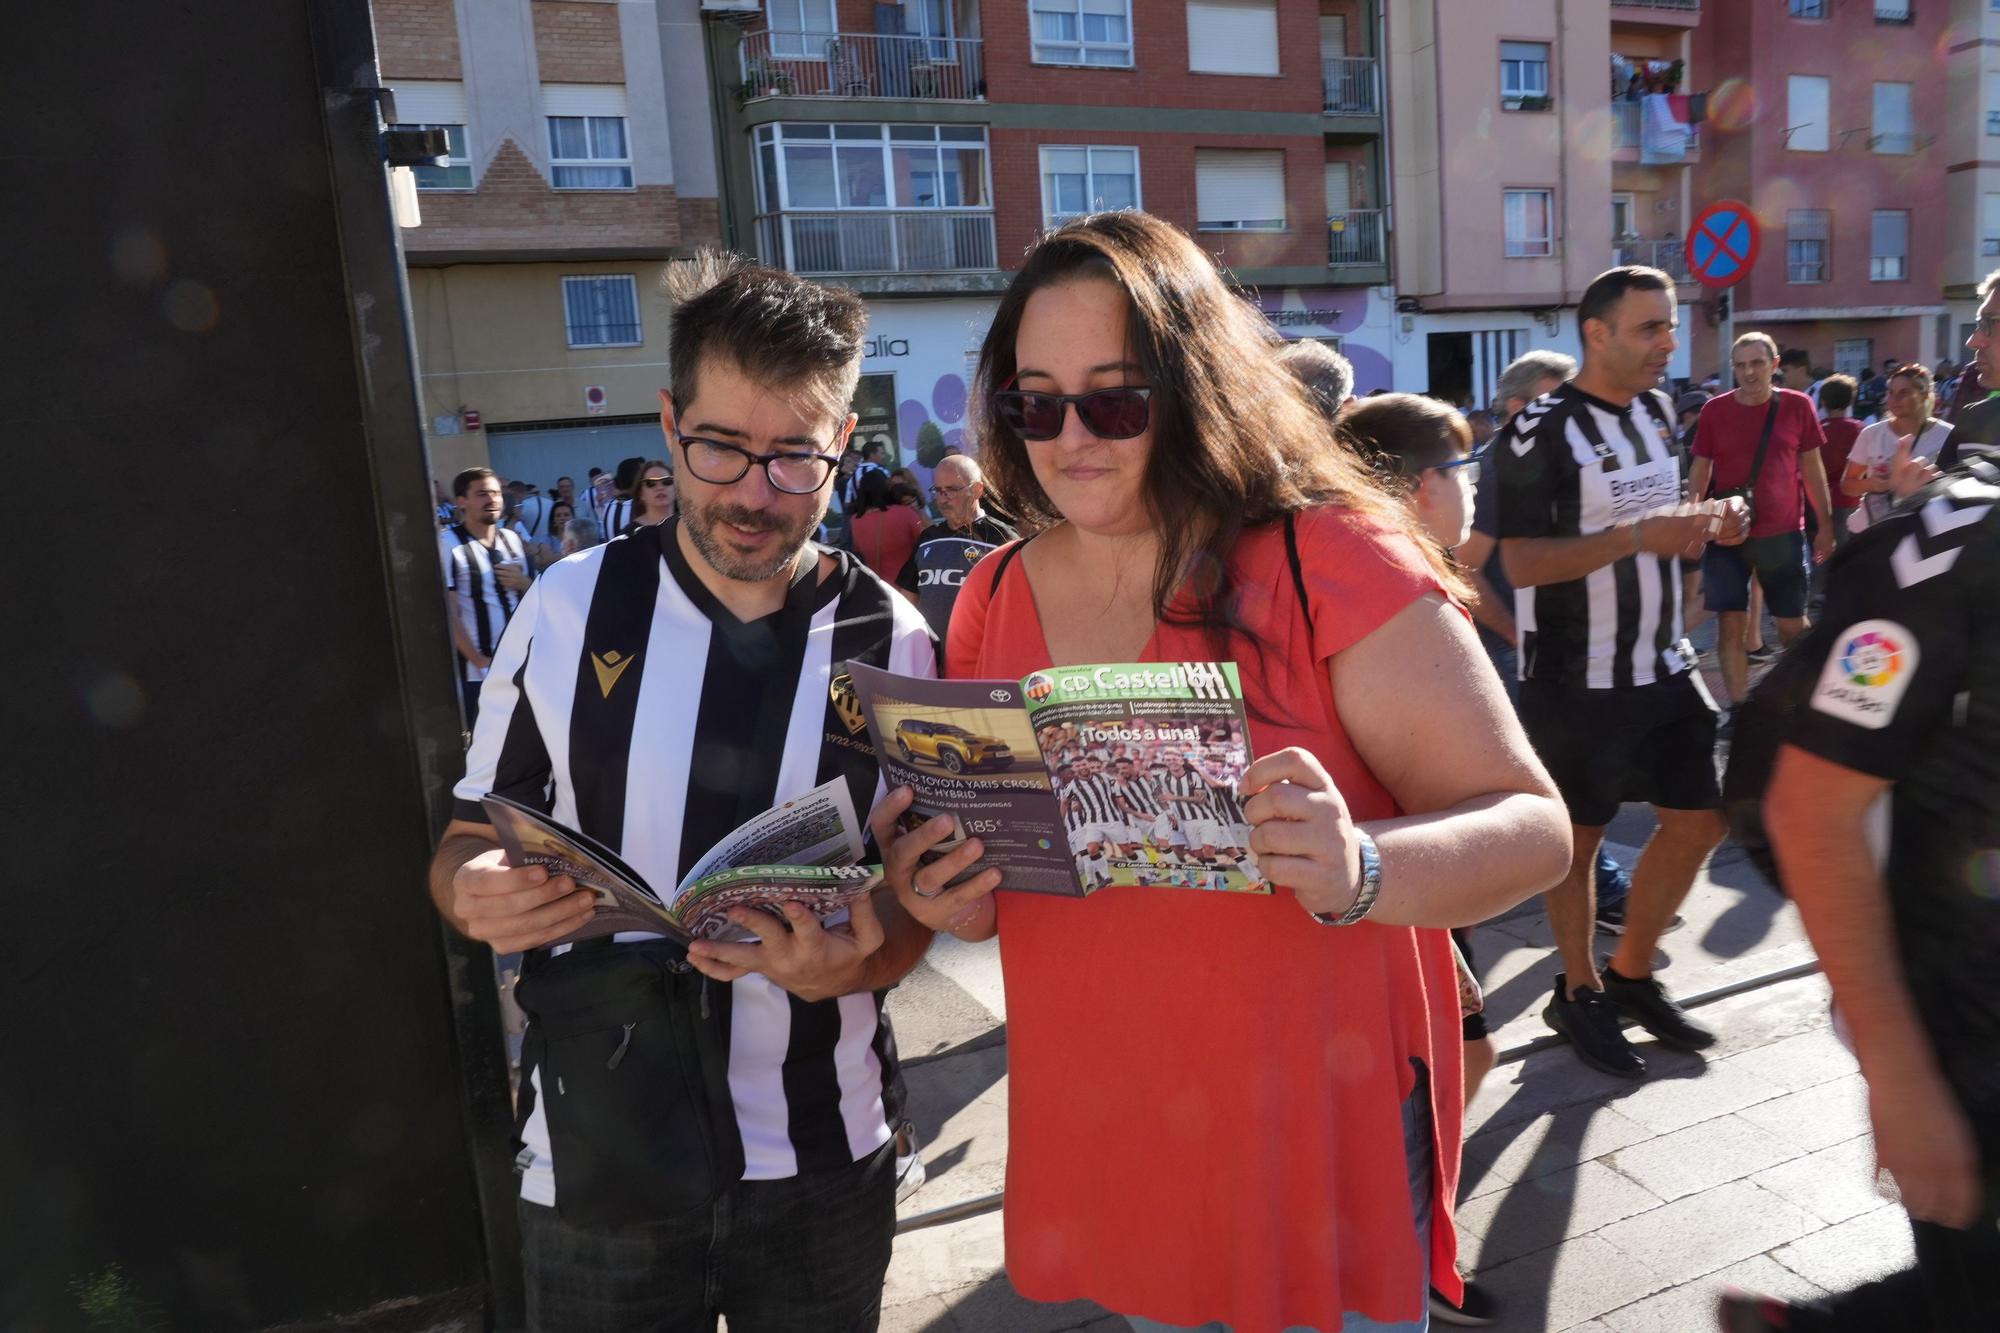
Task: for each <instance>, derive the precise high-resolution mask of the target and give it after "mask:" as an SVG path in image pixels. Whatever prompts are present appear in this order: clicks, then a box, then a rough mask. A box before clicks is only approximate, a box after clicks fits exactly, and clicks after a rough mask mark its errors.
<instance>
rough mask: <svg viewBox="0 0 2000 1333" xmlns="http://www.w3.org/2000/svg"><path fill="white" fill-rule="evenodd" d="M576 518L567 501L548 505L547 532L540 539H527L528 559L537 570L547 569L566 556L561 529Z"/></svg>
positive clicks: (572, 507) (573, 506) (574, 510)
mask: <svg viewBox="0 0 2000 1333" xmlns="http://www.w3.org/2000/svg"><path fill="white" fill-rule="evenodd" d="M575 517H576V506H575V505H573V504H571V503H570V502H569V501H567V500H557V501H554V502H553V503H551V504H550V505H549V522H548V531H547V532H546V533H544V534H543V535H542V536H540V537H531V538H529V539H528V559H530V560H532V561H534V563H535V568H536V569H537V570H543V569H547V568H548V567H549V566H550V565H553V564H554V563H555V562H556V561H558V560H560V559H562V558H563V556H564V555H565V554H567V553H566V552H565V551H564V550H563V544H562V543H563V529H565V528H567V527H568V526H569V523H570V520H571V519H573V518H575Z"/></svg>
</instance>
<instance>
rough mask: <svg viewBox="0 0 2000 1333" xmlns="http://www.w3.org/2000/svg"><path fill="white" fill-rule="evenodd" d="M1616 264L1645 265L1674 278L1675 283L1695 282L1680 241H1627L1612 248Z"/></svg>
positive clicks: (1612, 257)
mask: <svg viewBox="0 0 2000 1333" xmlns="http://www.w3.org/2000/svg"><path fill="white" fill-rule="evenodd" d="M1611 262H1612V263H1614V264H1644V265H1646V266H1647V267H1648V268H1656V269H1659V270H1660V271H1661V272H1663V273H1666V274H1667V275H1668V276H1670V277H1672V278H1673V280H1674V281H1675V282H1693V281H1694V275H1693V274H1691V273H1689V272H1688V262H1687V251H1686V249H1684V248H1683V247H1682V245H1681V243H1680V242H1679V241H1625V242H1622V243H1620V244H1618V245H1614V246H1612V247H1611Z"/></svg>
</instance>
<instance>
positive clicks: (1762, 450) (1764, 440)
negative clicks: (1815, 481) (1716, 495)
mask: <svg viewBox="0 0 2000 1333" xmlns="http://www.w3.org/2000/svg"><path fill="white" fill-rule="evenodd" d="M1778 393H1779V391H1778V390H1773V391H1772V393H1771V410H1770V411H1768V412H1766V413H1765V414H1764V432H1763V434H1761V435H1759V436H1758V437H1757V456H1756V457H1755V458H1753V459H1751V460H1750V480H1749V481H1748V482H1746V483H1745V485H1747V486H1748V487H1749V488H1750V493H1751V494H1752V495H1755V494H1756V493H1757V478H1759V477H1761V476H1763V475H1764V456H1765V455H1766V454H1768V453H1770V452H1771V432H1772V430H1774V429H1775V428H1776V427H1777V424H1778V402H1779V399H1778Z"/></svg>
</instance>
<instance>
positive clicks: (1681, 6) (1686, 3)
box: [1611, 0, 1701, 14]
mask: <svg viewBox="0 0 2000 1333" xmlns="http://www.w3.org/2000/svg"><path fill="white" fill-rule="evenodd" d="M1611 4H1612V7H1613V8H1614V9H1678V10H1681V11H1683V12H1684V13H1690V14H1698V13H1700V12H1701V0H1611Z"/></svg>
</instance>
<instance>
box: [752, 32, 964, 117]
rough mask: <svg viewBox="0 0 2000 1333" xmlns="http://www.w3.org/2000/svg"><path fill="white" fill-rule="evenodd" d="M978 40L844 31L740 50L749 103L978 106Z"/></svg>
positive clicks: (770, 37)
mask: <svg viewBox="0 0 2000 1333" xmlns="http://www.w3.org/2000/svg"><path fill="white" fill-rule="evenodd" d="M980 48H981V42H980V39H979V38H977V37H923V36H907V35H902V34H896V35H890V36H884V35H880V34H876V33H864V32H841V33H812V32H771V31H769V30H766V31H763V32H753V33H748V34H746V35H745V36H744V38H743V45H742V46H741V47H740V48H739V54H740V58H741V62H742V70H743V84H742V87H741V88H740V89H739V90H738V92H739V94H740V95H741V97H742V98H743V100H744V101H746V102H747V101H750V100H752V99H754V98H759V97H847V98H863V97H885V98H896V99H909V100H917V101H930V102H977V101H982V100H984V98H985V96H986V75H985V69H984V66H983V65H982V64H981V63H980V61H981V49H980Z"/></svg>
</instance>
